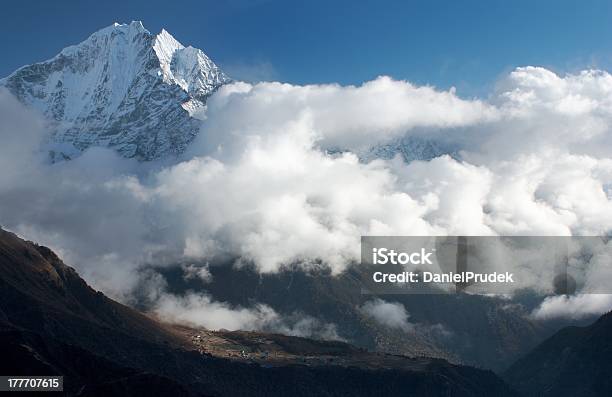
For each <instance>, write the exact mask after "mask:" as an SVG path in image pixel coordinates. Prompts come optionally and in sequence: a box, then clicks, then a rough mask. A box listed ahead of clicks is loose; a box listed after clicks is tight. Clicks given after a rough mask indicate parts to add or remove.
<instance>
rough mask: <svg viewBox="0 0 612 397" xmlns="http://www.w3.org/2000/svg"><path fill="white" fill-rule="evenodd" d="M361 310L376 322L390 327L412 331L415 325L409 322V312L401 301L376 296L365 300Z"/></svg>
mask: <svg viewBox="0 0 612 397" xmlns="http://www.w3.org/2000/svg"><path fill="white" fill-rule="evenodd" d="M361 311H362V312H363V313H364V314H365V315H366V316H368V317H371V318H372V319H374V320H375V321H376V322H378V323H379V324H381V325H384V326H386V327H389V328H396V329H400V330H402V331H411V330H412V329H414V325H413V324H411V323H409V322H408V317H409V316H408V313H407V312H406V308H405V307H404V305H402V304H401V303H397V302H393V303H391V302H385V301H384V300H382V299H379V298H376V299H373V300H369V301H367V302H365V303H364V304H363V305H362V306H361Z"/></svg>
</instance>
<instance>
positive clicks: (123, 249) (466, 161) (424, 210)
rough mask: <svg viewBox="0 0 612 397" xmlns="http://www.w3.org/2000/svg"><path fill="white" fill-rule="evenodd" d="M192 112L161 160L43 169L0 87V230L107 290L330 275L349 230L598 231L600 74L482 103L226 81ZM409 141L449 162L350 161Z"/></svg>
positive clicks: (355, 243)
mask: <svg viewBox="0 0 612 397" xmlns="http://www.w3.org/2000/svg"><path fill="white" fill-rule="evenodd" d="M203 118H205V120H204V122H203V125H202V132H201V134H200V135H199V136H198V138H197V139H196V141H195V142H194V143H193V144H192V146H191V148H190V149H189V153H187V155H186V156H185V158H184V159H183V160H182V161H178V162H176V163H173V164H142V163H141V164H137V163H134V162H132V161H129V160H123V159H119V158H118V157H117V156H116V155H115V154H114V153H112V152H110V151H108V150H102V149H93V150H90V151H88V152H86V153H85V154H84V155H83V156H81V157H80V158H78V159H76V160H73V161H70V162H64V163H60V164H55V165H53V166H50V165H46V164H44V161H43V160H42V159H41V156H40V155H39V154H37V153H36V152H35V149H36V147H37V146H36V145H37V144H38V142H39V141H40V139H42V137H43V136H44V130H43V128H42V127H41V125H42V124H41V123H40V122H38V121H36V119H35V118H33V117H32V115H31V114H29V113H28V112H27V111H26V110H25V109H22V108H21V107H20V105H18V104H17V103H15V101H14V100H13V99H12V98H11V97H10V96H9V95H8V94H7V93H5V92H2V93H0V139H1V141H2V142H3V145H2V146H1V148H0V151H1V156H0V166H1V167H2V170H3V172H2V173H1V175H0V182H1V184H0V223H1V224H2V225H3V226H4V227H8V228H10V229H13V230H15V231H17V232H19V233H21V234H22V235H24V236H26V237H28V238H31V239H35V240H37V241H40V242H42V243H45V244H48V245H50V246H52V247H53V248H55V249H58V251H60V253H61V254H62V255H63V256H64V257H65V258H66V259H67V261H68V262H69V263H71V264H74V265H76V266H77V267H78V268H79V270H80V271H81V272H82V273H83V274H84V276H85V277H86V278H87V279H88V280H90V281H92V282H93V283H94V285H95V286H97V287H99V288H102V289H104V290H105V291H107V292H111V293H113V294H114V295H115V296H117V295H121V294H126V293H129V291H130V289H131V288H132V287H133V286H134V285H135V284H136V282H137V273H136V271H135V270H136V269H138V268H139V267H140V266H142V265H144V264H157V265H164V264H169V263H184V262H185V261H187V260H202V261H205V260H206V261H208V260H211V261H214V260H218V259H220V258H221V259H223V258H233V259H236V258H241V260H242V261H246V262H249V263H252V264H253V265H254V266H255V267H256V268H257V269H258V270H259V271H261V272H275V271H278V270H279V269H281V268H282V267H283V266H285V265H287V264H295V263H299V264H300V265H301V266H304V267H306V268H308V267H313V266H330V267H331V268H332V270H333V272H335V273H339V272H341V271H343V270H344V269H345V268H346V267H347V266H349V265H350V263H351V261H355V260H358V255H359V236H360V235H363V234H374V235H376V234H378V235H429V234H436V235H445V234H451V235H456V234H466V235H495V234H502V235H532V234H534V235H573V234H577V235H604V234H609V233H610V230H611V228H612V202H611V200H610V187H611V186H612V131H611V129H610V127H611V126H612V76H611V75H610V74H608V73H607V72H602V71H584V72H582V73H580V74H577V75H567V76H565V77H560V76H558V75H556V74H554V73H553V72H550V71H548V70H546V69H542V68H534V67H527V68H519V69H517V70H515V71H514V72H512V73H511V74H510V75H509V76H508V77H507V78H505V79H504V80H503V81H501V82H499V84H498V88H497V91H495V92H494V93H492V94H491V97H490V98H489V99H487V100H486V101H483V100H466V99H461V98H460V97H458V96H457V95H456V93H455V92H454V90H451V91H448V92H446V91H438V90H435V89H434V88H431V87H415V86H413V85H411V84H410V83H407V82H404V81H395V80H392V79H390V78H387V77H381V78H378V79H376V80H374V81H371V82H368V83H365V84H363V85H362V86H359V87H353V86H349V87H342V86H338V85H312V86H294V85H289V84H279V83H259V84H256V85H250V84H245V83H235V84H232V85H228V86H224V87H222V88H221V89H220V90H219V91H218V92H217V93H215V94H214V95H213V96H212V97H211V98H210V100H209V104H208V108H207V110H206V113H205V114H204V115H203ZM33 120H34V121H33ZM406 135H413V136H418V137H419V138H420V139H425V140H431V141H440V142H445V143H448V144H449V145H452V146H453V147H455V148H457V152H456V153H458V154H455V155H454V157H451V156H447V155H443V156H440V157H437V158H435V159H432V160H430V161H414V162H411V163H408V164H407V163H405V162H404V161H402V160H401V159H400V158H395V159H393V160H388V161H387V160H380V159H378V160H372V161H364V160H363V157H360V155H361V154H363V153H366V152H367V151H368V150H369V149H370V148H371V146H373V145H379V144H384V143H385V142H388V141H390V140H392V139H395V138H398V137H401V136H406ZM193 299H196V298H193ZM197 299H200V300H201V299H204V300H205V299H206V298H202V297H199V298H197ZM182 303H184V304H186V305H187V306H189V305H191V303H193V302H191V301H187V302H182ZM204 303H206V302H204ZM213 303H214V302H213ZM173 304H176V301H167V302H165V306H164V305H162V306H161V307H171V306H172V305H173ZM210 304H211V302H208V305H209V306H210ZM183 306H184V305H183ZM213 309H215V310H216V312H218V313H221V314H223V310H225V308H223V307H213ZM260 309H261V308H260ZM260 309H257V310H260ZM260 311H261V310H260Z"/></svg>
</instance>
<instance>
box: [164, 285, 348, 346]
mask: <svg viewBox="0 0 612 397" xmlns="http://www.w3.org/2000/svg"><path fill="white" fill-rule="evenodd" d="M155 313H156V314H157V315H159V316H160V317H161V318H163V319H164V320H165V321H168V322H171V323H177V324H185V325H188V326H196V327H205V328H207V329H212V330H219V329H227V330H230V331H234V330H249V331H252V330H258V331H268V332H279V333H283V334H285V335H292V336H302V337H311V338H318V339H326V340H342V338H341V337H340V336H339V335H338V333H337V331H336V326H335V325H334V324H331V323H324V322H321V321H319V320H318V319H316V318H314V317H311V316H307V315H301V314H299V313H293V314H292V315H289V316H284V317H283V316H281V315H279V314H278V313H277V312H276V311H275V310H274V309H272V308H271V307H270V306H267V305H264V304H256V305H254V306H253V307H251V308H244V307H232V306H231V305H229V304H227V303H225V302H217V301H213V300H212V299H211V298H210V296H208V295H204V294H195V293H189V294H187V295H185V296H182V297H181V296H176V295H171V294H165V293H164V294H162V295H161V296H160V297H159V299H158V300H157V302H156V307H155Z"/></svg>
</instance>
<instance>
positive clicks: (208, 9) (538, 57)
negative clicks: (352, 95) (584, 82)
mask: <svg viewBox="0 0 612 397" xmlns="http://www.w3.org/2000/svg"><path fill="white" fill-rule="evenodd" d="M611 17H612V2H609V1H608V2H606V1H568V0H557V1H544V0H531V1H522V0H521V1H518V0H517V1H498V0H488V1H471V0H462V1H435V0H434V1H380V0H379V1H329V0H328V1H320V0H310V1H266V0H251V1H248V0H225V1H223V0H217V1H207V0H206V1H180V0H165V1H157V0H147V1H129V2H128V1H83V0H78V1H77V0H74V1H63V0H58V1H43V0H39V1H30V2H25V1H14V2H13V1H4V2H3V4H2V13H1V15H0V32H1V34H2V37H3V40H0V53H1V54H3V55H2V58H1V59H0V76H5V75H7V74H8V73H10V72H11V71H13V70H14V69H16V68H17V67H19V66H21V65H23V64H26V63H32V62H35V61H38V60H43V59H46V58H49V57H51V56H53V55H55V54H56V53H57V52H58V51H59V50H61V48H63V47H65V46H67V45H69V44H74V43H76V42H79V41H81V40H82V39H84V38H86V37H87V36H88V35H89V34H90V33H92V32H93V31H95V30H97V29H99V28H102V27H104V26H107V25H110V24H111V23H112V22H115V21H117V22H129V21H131V20H142V21H143V23H144V25H145V27H147V29H149V30H150V31H152V32H154V33H155V32H157V31H159V30H160V29H161V28H162V27H165V28H166V29H167V30H168V31H170V32H171V33H172V34H173V35H174V36H175V37H176V38H177V39H178V40H179V41H181V42H182V43H183V44H185V45H189V44H190V45H193V46H195V47H198V48H201V49H203V50H204V51H205V52H206V53H208V54H209V55H210V56H211V57H212V58H213V60H215V61H216V62H217V63H218V64H220V65H221V66H222V67H224V68H225V69H226V70H228V71H229V73H230V74H232V75H234V76H236V77H238V78H244V79H250V80H257V79H274V80H281V81H286V82H291V83H298V84H303V83H328V82H338V83H341V84H359V83H361V82H363V81H366V80H370V79H372V78H374V77H376V76H377V75H381V74H386V75H390V76H392V77H394V78H397V79H407V80H410V81H412V82H415V83H418V84H431V85H435V86H437V87H441V88H448V87H450V86H456V87H457V90H458V94H459V95H460V96H484V95H486V94H487V93H488V92H489V91H490V90H491V88H492V85H493V84H494V83H495V81H496V80H497V79H498V78H499V76H500V75H502V74H504V73H506V72H508V71H509V70H511V69H512V68H513V67H516V66H520V65H540V66H545V67H548V68H551V69H553V70H555V71H558V72H561V73H563V72H572V71H577V70H580V69H582V68H586V67H599V68H603V69H610V66H611V65H612V23H610V21H612V18H611Z"/></svg>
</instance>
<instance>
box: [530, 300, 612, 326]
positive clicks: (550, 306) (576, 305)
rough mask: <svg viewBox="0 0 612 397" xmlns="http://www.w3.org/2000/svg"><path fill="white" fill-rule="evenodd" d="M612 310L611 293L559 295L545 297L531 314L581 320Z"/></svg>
mask: <svg viewBox="0 0 612 397" xmlns="http://www.w3.org/2000/svg"><path fill="white" fill-rule="evenodd" d="M610 310H612V295H610V294H579V295H571V296H568V295H558V296H551V297H547V298H546V299H544V301H543V302H542V303H541V304H540V306H538V307H537V308H536V309H534V310H533V312H532V313H531V316H532V317H533V318H535V319H538V320H550V319H555V318H566V319H573V320H579V319H582V318H586V317H591V316H600V315H602V314H604V313H607V312H609V311H610Z"/></svg>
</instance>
